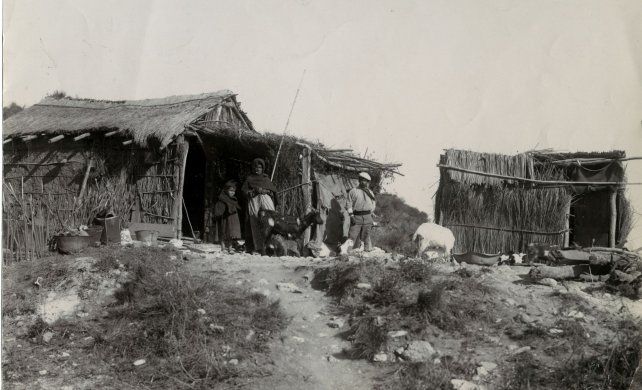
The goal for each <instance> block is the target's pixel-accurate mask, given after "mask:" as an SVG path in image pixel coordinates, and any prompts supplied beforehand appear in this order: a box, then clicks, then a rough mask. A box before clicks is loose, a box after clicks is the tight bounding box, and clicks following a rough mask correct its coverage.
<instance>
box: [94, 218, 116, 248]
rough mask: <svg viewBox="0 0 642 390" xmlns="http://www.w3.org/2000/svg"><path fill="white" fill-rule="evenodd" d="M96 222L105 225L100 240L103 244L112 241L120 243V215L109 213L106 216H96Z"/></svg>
mask: <svg viewBox="0 0 642 390" xmlns="http://www.w3.org/2000/svg"><path fill="white" fill-rule="evenodd" d="M94 223H95V224H96V225H99V226H103V227H104V229H103V233H102V235H101V236H100V242H102V243H103V244H108V243H110V242H117V243H120V219H119V218H118V217H116V216H115V215H109V216H107V217H105V218H98V217H96V218H95V220H94Z"/></svg>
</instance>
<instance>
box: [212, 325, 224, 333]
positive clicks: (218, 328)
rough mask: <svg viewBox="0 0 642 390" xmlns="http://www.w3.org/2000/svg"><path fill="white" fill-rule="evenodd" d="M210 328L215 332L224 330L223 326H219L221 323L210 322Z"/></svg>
mask: <svg viewBox="0 0 642 390" xmlns="http://www.w3.org/2000/svg"><path fill="white" fill-rule="evenodd" d="M210 329H212V330H213V331H215V332H219V333H221V332H223V331H224V330H225V327H224V326H221V325H214V324H210Z"/></svg>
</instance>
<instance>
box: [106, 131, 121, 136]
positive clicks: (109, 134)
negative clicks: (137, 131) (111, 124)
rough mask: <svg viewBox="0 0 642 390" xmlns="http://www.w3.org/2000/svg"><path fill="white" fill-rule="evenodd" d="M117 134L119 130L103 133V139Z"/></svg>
mask: <svg viewBox="0 0 642 390" xmlns="http://www.w3.org/2000/svg"><path fill="white" fill-rule="evenodd" d="M118 133H120V130H114V131H110V132H108V133H105V137H111V136H112V135H114V134H118Z"/></svg>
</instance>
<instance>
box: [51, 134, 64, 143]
mask: <svg viewBox="0 0 642 390" xmlns="http://www.w3.org/2000/svg"><path fill="white" fill-rule="evenodd" d="M63 138H65V136H64V135H63V134H60V135H57V136H55V137H53V138H49V143H50V144H53V143H54V142H58V141H60V140H61V139H63Z"/></svg>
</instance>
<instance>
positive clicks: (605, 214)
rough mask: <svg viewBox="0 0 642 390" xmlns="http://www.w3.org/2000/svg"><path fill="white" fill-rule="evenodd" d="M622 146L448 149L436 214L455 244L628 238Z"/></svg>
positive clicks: (495, 246)
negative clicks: (519, 151) (605, 148)
mask: <svg viewBox="0 0 642 390" xmlns="http://www.w3.org/2000/svg"><path fill="white" fill-rule="evenodd" d="M623 161H626V156H625V154H624V152H621V151H613V152H603V153H558V152H551V151H539V152H528V153H523V154H518V155H514V156H508V155H501V154H492V153H478V152H473V151H467V150H455V149H449V150H446V151H445V152H444V154H442V155H441V157H440V161H439V165H438V166H439V168H440V172H441V174H440V183H439V188H438V190H437V194H436V204H435V221H437V222H438V223H439V224H441V225H443V226H446V227H448V228H450V229H451V230H452V231H453V233H454V235H455V240H456V241H455V249H454V250H455V251H456V252H467V251H474V252H480V253H498V252H508V251H524V250H525V248H526V246H527V245H528V244H529V243H545V244H552V245H559V246H568V245H573V244H577V245H580V246H585V247H589V246H611V247H613V246H616V245H618V244H620V245H622V244H624V243H625V241H626V237H627V235H628V233H629V232H630V230H631V227H632V226H631V224H632V221H631V208H630V205H629V202H628V201H627V199H626V197H625V196H624V188H625V186H626V178H625V171H624V166H623Z"/></svg>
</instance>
